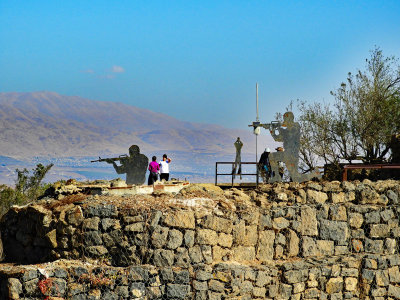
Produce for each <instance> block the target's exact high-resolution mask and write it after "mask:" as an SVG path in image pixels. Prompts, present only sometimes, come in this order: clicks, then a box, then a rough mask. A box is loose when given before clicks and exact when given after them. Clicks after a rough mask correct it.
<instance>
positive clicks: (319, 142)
mask: <svg viewBox="0 0 400 300" xmlns="http://www.w3.org/2000/svg"><path fill="white" fill-rule="evenodd" d="M331 94H332V95H333V96H334V99H335V101H334V103H333V105H329V104H321V103H312V104H307V103H306V102H300V103H299V110H300V112H301V116H300V119H299V122H300V124H301V127H302V140H301V160H302V169H303V170H305V171H306V170H309V169H311V168H313V167H315V166H316V164H317V163H318V162H319V163H320V162H321V160H323V161H324V162H325V163H327V164H338V163H339V162H350V163H351V162H352V161H354V160H362V161H364V162H366V163H371V162H381V161H385V160H388V159H390V157H391V151H390V150H391V140H392V137H393V135H394V134H396V133H399V131H400V65H399V64H398V60H397V59H396V58H395V57H385V56H384V55H383V54H382V51H381V50H380V49H379V48H375V49H374V50H372V51H371V57H370V58H369V59H366V68H365V70H363V71H361V70H358V71H357V73H356V74H355V75H353V74H352V73H348V76H347V80H346V82H343V83H342V84H341V85H340V87H339V88H338V89H337V90H335V91H332V92H331Z"/></svg>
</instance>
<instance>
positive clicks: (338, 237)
mask: <svg viewBox="0 0 400 300" xmlns="http://www.w3.org/2000/svg"><path fill="white" fill-rule="evenodd" d="M320 236H321V238H322V239H324V240H333V241H337V242H344V241H346V240H347V239H348V238H349V228H348V226H347V223H346V222H337V221H328V220H322V221H321V229H320Z"/></svg>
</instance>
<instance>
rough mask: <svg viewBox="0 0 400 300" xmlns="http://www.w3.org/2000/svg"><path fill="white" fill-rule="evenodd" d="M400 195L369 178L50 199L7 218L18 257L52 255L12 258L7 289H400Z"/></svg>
mask: <svg viewBox="0 0 400 300" xmlns="http://www.w3.org/2000/svg"><path fill="white" fill-rule="evenodd" d="M399 195H400V185H399V182H396V181H381V182H376V183H373V182H370V181H367V180H365V181H363V182H354V183H350V182H342V183H340V182H326V183H315V182H309V183H305V184H298V183H291V184H287V183H286V184H276V185H263V186H260V188H259V189H257V190H249V191H241V190H238V189H230V190H227V191H225V192H224V191H222V190H220V189H218V188H216V187H213V186H211V185H192V186H189V187H187V188H185V189H183V190H182V191H181V192H180V193H179V194H175V195H173V194H168V193H156V194H153V195H151V196H129V197H128V196H126V197H119V198H116V197H99V196H84V195H71V196H69V197H66V198H64V199H61V200H54V199H51V198H49V199H45V200H42V201H41V202H39V203H35V204H32V205H29V206H27V207H14V208H12V209H11V210H10V211H9V213H8V214H7V215H5V217H4V218H3V220H2V222H1V232H2V239H3V247H4V253H5V259H6V261H8V262H20V263H29V264H35V263H44V262H46V264H44V267H43V266H42V267H40V266H36V265H28V266H21V265H20V266H18V267H13V268H11V267H10V266H9V265H7V264H6V265H3V266H1V267H0V275H1V278H0V280H1V284H2V288H1V293H2V294H1V295H12V297H13V298H15V299H18V297H25V298H28V299H30V298H35V297H36V298H37V299H40V297H41V296H43V295H48V294H49V293H51V296H56V297H63V298H68V299H69V298H71V299H100V298H104V297H106V298H105V299H131V298H135V297H136V298H141V299H157V298H160V299H161V298H162V299H225V298H228V297H229V298H233V299H265V298H271V299H312V298H320V299H352V298H353V299H359V298H361V299H362V298H364V299H368V297H373V299H388V297H392V298H393V299H396V297H397V298H400V272H399V266H400V255H399V246H398V245H399V242H400V220H399V214H400V206H399V204H398V197H399ZM77 269H79V270H80V271H81V273H79V272H78V273H76V270H77ZM57 270H58V271H57ZM60 270H62V271H60ZM138 270H139V271H138ZM82 272H83V273H82ZM132 272H133V273H134V274H135V272H136V273H137V272H139V273H140V274H147V275H143V276H142V277H140V278H139V277H135V278H136V279H133V277H130V276H131V275H130V274H131V273H132ZM26 274H35V276H34V275H29V276H31V277H32V278H31V277H29V280H28V279H27V278H26V276H27V275H26ZM55 274H64V275H63V276H61V277H60V276H57V275H55ZM85 274H86V275H85ZM24 276H25V277H24ZM135 276H136V275H135ZM32 280H33V281H32ZM43 283H45V284H44V285H45V287H46V286H47V285H51V287H48V288H47V290H46V288H43ZM58 283H60V287H58V288H55V286H57V284H58ZM43 289H44V291H45V293H43ZM61 291H62V293H61ZM56 292H58V294H57V293H56ZM46 293H47V294H46ZM87 295H91V296H90V297H89V298H87ZM235 297H236V298H235ZM379 297H382V298H379Z"/></svg>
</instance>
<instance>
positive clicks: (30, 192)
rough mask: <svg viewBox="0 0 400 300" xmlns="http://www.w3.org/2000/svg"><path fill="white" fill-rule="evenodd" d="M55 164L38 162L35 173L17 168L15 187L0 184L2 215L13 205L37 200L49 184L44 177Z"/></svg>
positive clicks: (0, 214)
mask: <svg viewBox="0 0 400 300" xmlns="http://www.w3.org/2000/svg"><path fill="white" fill-rule="evenodd" d="M52 166H53V164H50V165H47V166H44V165H42V164H38V165H37V166H36V168H35V169H33V170H32V171H33V174H32V175H30V174H29V171H28V170H27V169H26V168H24V169H23V170H19V169H16V172H17V179H16V182H15V188H14V189H13V188H11V187H8V186H6V185H0V216H2V215H3V214H4V213H5V212H7V210H8V209H9V208H10V207H11V206H12V205H15V204H17V205H21V204H26V203H28V202H31V201H34V200H36V199H37V198H38V197H39V196H40V195H42V194H43V193H44V191H45V190H46V189H47V187H48V186H47V185H46V184H43V183H42V181H43V178H44V177H45V176H46V174H47V172H48V171H49V170H50V169H51V167H52Z"/></svg>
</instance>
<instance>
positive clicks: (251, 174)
mask: <svg viewBox="0 0 400 300" xmlns="http://www.w3.org/2000/svg"><path fill="white" fill-rule="evenodd" d="M234 164H235V163H234V162H226V161H224V162H221V161H219V162H216V163H215V185H218V176H231V177H232V178H231V180H232V187H233V183H234V179H235V176H256V186H258V182H259V174H258V163H256V162H242V163H241V164H242V165H255V169H256V173H241V174H233V167H234ZM219 165H231V166H232V171H231V172H230V173H218V166H219Z"/></svg>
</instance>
